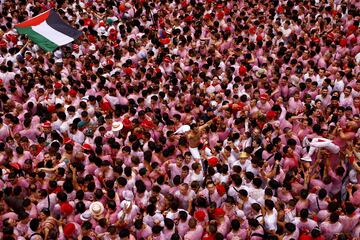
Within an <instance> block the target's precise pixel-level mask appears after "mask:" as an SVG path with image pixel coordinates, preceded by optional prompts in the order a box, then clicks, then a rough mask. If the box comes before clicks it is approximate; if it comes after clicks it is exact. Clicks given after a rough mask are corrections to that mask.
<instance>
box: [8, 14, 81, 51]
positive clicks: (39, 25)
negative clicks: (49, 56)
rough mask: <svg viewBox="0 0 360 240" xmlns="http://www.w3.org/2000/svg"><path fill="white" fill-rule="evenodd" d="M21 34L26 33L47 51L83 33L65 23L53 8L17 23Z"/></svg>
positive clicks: (17, 28) (16, 26)
mask: <svg viewBox="0 0 360 240" xmlns="http://www.w3.org/2000/svg"><path fill="white" fill-rule="evenodd" d="M15 28H16V30H17V32H18V33H19V34H26V35H27V36H28V38H30V39H31V40H32V41H33V42H34V43H36V44H37V45H39V46H40V47H41V48H42V49H44V50H46V51H47V52H52V51H54V50H55V49H56V48H57V47H59V46H63V45H66V44H68V43H70V42H72V41H74V40H75V39H77V38H78V37H80V36H81V35H82V33H81V32H80V31H78V30H76V29H75V28H73V27H71V26H69V25H68V24H67V23H65V22H64V21H63V20H62V19H61V17H60V16H59V14H57V13H56V12H55V11H54V10H53V9H50V10H48V11H46V12H43V13H41V14H39V15H37V16H36V17H34V18H31V19H28V20H26V21H25V22H22V23H19V24H17V25H15Z"/></svg>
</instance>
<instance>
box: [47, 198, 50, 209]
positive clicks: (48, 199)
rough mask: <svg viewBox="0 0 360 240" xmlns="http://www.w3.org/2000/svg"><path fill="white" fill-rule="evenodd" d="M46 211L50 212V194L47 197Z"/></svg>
mask: <svg viewBox="0 0 360 240" xmlns="http://www.w3.org/2000/svg"><path fill="white" fill-rule="evenodd" d="M47 201H48V209H49V211H50V194H48V195H47Z"/></svg>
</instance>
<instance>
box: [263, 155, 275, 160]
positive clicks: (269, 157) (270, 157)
mask: <svg viewBox="0 0 360 240" xmlns="http://www.w3.org/2000/svg"><path fill="white" fill-rule="evenodd" d="M274 155H275V154H271V155H270V156H269V157H268V158H267V159H266V160H265V161H268V160H269V159H270V158H272V157H273V156H274Z"/></svg>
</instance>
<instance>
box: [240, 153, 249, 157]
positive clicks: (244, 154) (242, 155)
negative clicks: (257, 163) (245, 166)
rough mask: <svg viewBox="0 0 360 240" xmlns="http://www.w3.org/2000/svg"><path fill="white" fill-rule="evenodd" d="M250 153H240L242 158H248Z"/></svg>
mask: <svg viewBox="0 0 360 240" xmlns="http://www.w3.org/2000/svg"><path fill="white" fill-rule="evenodd" d="M248 157H249V155H248V154H247V153H246V152H241V153H240V158H248Z"/></svg>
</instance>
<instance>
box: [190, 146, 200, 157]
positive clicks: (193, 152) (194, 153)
mask: <svg viewBox="0 0 360 240" xmlns="http://www.w3.org/2000/svg"><path fill="white" fill-rule="evenodd" d="M189 150H190V152H191V155H192V156H193V158H194V159H201V156H200V152H199V149H198V148H197V147H196V148H191V147H189Z"/></svg>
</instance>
